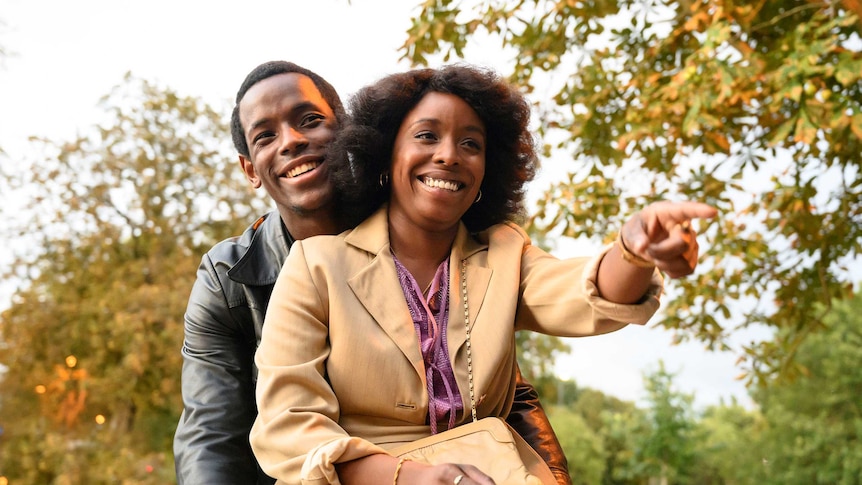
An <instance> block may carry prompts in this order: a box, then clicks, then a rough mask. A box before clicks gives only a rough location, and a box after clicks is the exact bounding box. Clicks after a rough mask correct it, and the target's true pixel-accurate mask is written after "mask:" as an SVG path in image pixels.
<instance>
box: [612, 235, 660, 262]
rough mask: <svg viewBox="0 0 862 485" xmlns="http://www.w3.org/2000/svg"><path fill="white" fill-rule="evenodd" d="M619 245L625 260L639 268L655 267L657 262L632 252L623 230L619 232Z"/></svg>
mask: <svg viewBox="0 0 862 485" xmlns="http://www.w3.org/2000/svg"><path fill="white" fill-rule="evenodd" d="M616 243H617V247H618V248H619V250H620V254H621V255H622V257H623V260H624V261H625V262H627V263H629V264H631V265H633V266H637V267H638V268H649V269H652V268H655V263H653V262H652V261H650V260H648V259H645V258H642V257H640V256H638V255H637V254H635V253H633V252H631V251H630V250H629V248H628V247H626V243H625V240H624V239H623V232H622V231H620V232H619V234H617V241H616Z"/></svg>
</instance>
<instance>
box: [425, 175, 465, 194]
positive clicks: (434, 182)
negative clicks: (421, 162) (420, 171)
mask: <svg viewBox="0 0 862 485" xmlns="http://www.w3.org/2000/svg"><path fill="white" fill-rule="evenodd" d="M422 183H424V184H425V185H427V186H429V187H434V188H437V189H445V190H449V191H451V192H456V191H457V190H458V189H460V188H461V184H459V183H457V182H452V181H450V180H440V179H432V178H431V177H425V178H423V179H422Z"/></svg>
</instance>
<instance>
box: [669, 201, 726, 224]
mask: <svg viewBox="0 0 862 485" xmlns="http://www.w3.org/2000/svg"><path fill="white" fill-rule="evenodd" d="M656 210H657V211H663V212H664V215H666V216H667V217H669V218H671V219H674V220H677V221H683V220H689V219H711V218H713V217H715V216H716V215H717V214H718V209H716V208H715V207H713V206H711V205H709V204H704V203H703V202H691V201H685V202H674V203H672V204H667V205H661V206H659V207H656Z"/></svg>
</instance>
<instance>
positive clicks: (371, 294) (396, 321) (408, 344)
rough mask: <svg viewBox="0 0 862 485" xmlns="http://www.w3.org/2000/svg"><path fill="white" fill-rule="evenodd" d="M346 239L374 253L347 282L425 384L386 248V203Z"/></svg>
mask: <svg viewBox="0 0 862 485" xmlns="http://www.w3.org/2000/svg"><path fill="white" fill-rule="evenodd" d="M345 242H347V243H349V244H351V245H353V246H356V247H358V248H360V249H363V250H365V251H368V252H369V253H372V254H374V257H373V258H372V260H371V262H370V263H369V264H368V265H367V266H365V267H364V268H363V269H362V270H361V271H359V272H358V273H356V274H355V275H353V276H351V277H350V278H349V279H348V280H347V284H348V286H350V289H351V290H353V293H354V294H355V295H356V298H357V299H358V300H359V301H360V303H362V305H363V306H364V307H365V309H366V310H367V311H368V313H370V314H371V316H372V317H373V318H374V320H375V321H376V322H377V324H378V325H379V326H380V328H382V329H383V331H384V332H386V334H387V335H389V338H390V339H392V341H393V342H395V345H397V346H398V348H399V349H401V352H402V353H404V355H405V356H406V357H407V359H408V360H409V361H410V364H411V365H412V366H413V368H414V369H415V370H416V373H417V374H419V376H420V377H421V378H422V383H423V384H425V364H424V362H423V360H422V353H421V352H420V350H419V342H418V337H417V336H416V331H415V330H414V328H413V317H411V316H410V310H409V309H408V308H407V303H406V302H405V300H404V292H403V290H402V289H401V284H400V283H399V281H398V273H397V272H396V270H395V262H394V261H393V260H392V256H391V253H390V251H389V227H388V220H387V217H386V207H385V206H384V207H383V208H382V209H380V210H378V211H377V212H375V213H374V214H373V215H372V216H371V217H369V218H368V219H367V220H366V221H365V222H363V223H362V224H360V225H359V226H357V227H356V229H354V230H353V231H352V232H351V234H349V235H348V236H347V237H346V238H345Z"/></svg>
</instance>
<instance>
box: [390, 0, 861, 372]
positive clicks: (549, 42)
mask: <svg viewBox="0 0 862 485" xmlns="http://www.w3.org/2000/svg"><path fill="white" fill-rule="evenodd" d="M860 13H862V8H860V2H858V1H857V0H852V1H850V0H847V1H834V0H833V1H814V0H788V1H770V2H766V1H741V2H740V1H735V2H730V1H724V0H705V1H700V2H693V1H690V0H679V1H676V2H671V1H664V0H637V1H634V0H624V1H609V0H601V1H595V2H577V1H573V0H551V1H539V0H534V1H528V0H520V1H517V2H508V1H503V0H481V1H480V0H460V1H459V0H437V1H428V2H424V3H423V4H422V6H421V9H420V10H419V11H418V13H417V14H416V15H415V17H414V18H413V25H412V27H411V28H410V29H409V31H408V38H407V40H406V42H405V44H404V45H403V47H402V52H403V54H404V57H405V58H407V59H408V60H409V61H411V62H412V63H414V64H425V63H427V62H428V61H429V56H431V55H432V54H437V55H441V56H442V59H443V60H450V59H452V58H453V57H466V58H467V59H469V56H466V53H467V51H468V43H469V42H473V41H476V42H486V43H487V42H494V41H498V42H500V44H501V45H502V47H503V48H504V50H505V51H506V52H508V53H510V54H511V56H510V62H511V65H512V67H511V72H509V75H510V78H511V79H512V81H513V82H515V83H517V84H519V85H520V86H521V87H523V89H524V90H525V91H526V92H527V93H532V94H535V93H537V92H546V91H550V92H551V93H553V94H552V96H550V97H551V98H552V101H551V102H544V100H539V101H538V102H537V108H536V111H537V113H538V115H539V116H537V118H538V132H539V133H540V134H541V135H544V136H545V137H546V139H547V140H557V139H560V140H561V141H560V142H559V143H556V142H554V143H553V144H552V143H550V142H548V143H547V144H546V145H545V150H546V153H547V154H548V155H553V157H552V159H553V160H558V159H562V158H564V157H571V158H573V159H574V163H571V164H570V169H569V175H568V177H567V178H566V179H565V180H563V181H562V182H560V183H558V184H555V185H554V186H552V187H551V188H549V189H548V190H547V191H546V193H545V194H544V196H543V197H542V198H541V199H540V200H539V201H538V205H537V212H536V216H535V222H536V223H537V224H541V225H542V226H543V227H544V229H545V230H546V231H550V230H552V229H556V230H560V231H561V232H562V234H564V235H567V236H573V237H585V238H604V239H605V240H606V241H607V240H609V236H611V235H612V233H614V232H615V231H616V230H617V229H618V227H619V225H620V223H621V220H622V218H623V217H625V216H628V214H629V213H630V212H631V211H632V210H634V209H635V208H637V207H640V206H642V205H644V204H645V203H647V202H649V201H652V200H656V199H671V200H673V199H678V198H686V199H695V200H702V201H705V202H708V203H711V204H713V205H715V206H716V207H718V208H719V209H720V212H721V216H720V217H719V218H718V219H716V220H713V221H711V222H709V223H707V224H705V226H704V227H702V228H701V229H703V230H704V231H705V232H706V237H705V239H702V245H703V248H704V249H705V257H704V258H703V260H702V268H703V269H702V270H700V271H698V273H697V274H696V275H695V276H694V277H691V278H687V279H683V280H680V281H678V282H676V283H673V284H674V285H676V286H677V287H678V288H677V290H678V291H676V294H678V295H684V296H678V297H676V298H674V299H673V300H672V301H671V302H670V304H669V305H668V306H667V308H666V310H667V311H666V313H665V315H664V317H663V320H662V322H661V323H662V324H663V325H664V326H666V327H668V328H671V329H675V330H676V332H677V337H676V338H678V339H687V338H696V339H700V340H702V341H704V342H705V343H707V344H708V346H709V347H710V348H713V349H717V348H727V347H728V346H729V345H728V335H729V334H730V333H731V332H733V331H735V330H738V329H743V328H747V327H760V326H763V327H765V328H767V329H771V330H773V332H772V333H771V335H774V337H768V338H765V339H763V340H758V341H754V342H752V343H751V344H747V345H745V346H744V347H743V355H742V364H741V365H743V366H745V370H746V371H747V375H748V379H749V381H750V382H765V380H767V379H769V378H770V377H771V376H773V375H780V376H785V377H788V376H790V377H792V376H793V375H795V374H796V373H798V371H799V368H798V367H797V366H796V365H795V364H794V360H793V356H794V351H795V349H796V348H798V346H799V345H800V343H801V342H802V341H803V340H804V339H805V338H806V337H807V336H808V335H809V334H811V333H812V332H813V331H815V330H817V329H819V328H822V327H823V325H824V323H823V322H824V318H825V317H826V315H827V314H828V313H829V311H830V308H831V305H832V302H833V301H834V300H835V301H840V300H842V299H845V298H847V297H848V296H849V295H850V294H851V293H852V291H853V290H852V289H853V283H854V282H853V281H852V276H851V275H852V273H851V271H850V269H849V268H848V265H849V264H851V263H856V264H858V263H859V259H860V257H859V253H860V245H862V176H860V173H862V166H860V165H862V161H860V158H859V153H862V53H860V50H862V47H860V42H859V35H860V32H862V24H860V17H862V16H860ZM704 240H705V242H706V244H703V241H704ZM775 330H781V331H780V332H775Z"/></svg>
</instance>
